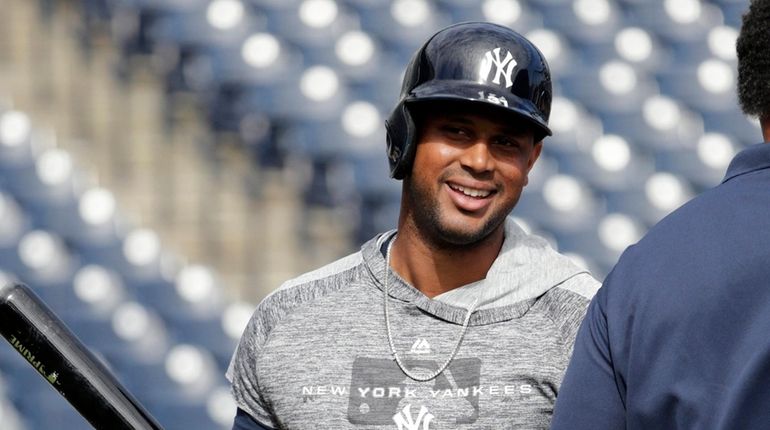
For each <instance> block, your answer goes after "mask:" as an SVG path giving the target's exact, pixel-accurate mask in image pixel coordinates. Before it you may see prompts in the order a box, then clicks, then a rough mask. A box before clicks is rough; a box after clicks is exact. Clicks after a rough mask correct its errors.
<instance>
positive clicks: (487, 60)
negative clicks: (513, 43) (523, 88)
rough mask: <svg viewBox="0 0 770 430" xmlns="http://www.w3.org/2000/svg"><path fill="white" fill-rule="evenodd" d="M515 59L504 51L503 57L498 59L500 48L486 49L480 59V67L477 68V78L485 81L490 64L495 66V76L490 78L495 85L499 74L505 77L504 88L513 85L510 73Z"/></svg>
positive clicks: (498, 80) (514, 64)
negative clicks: (482, 57)
mask: <svg viewBox="0 0 770 430" xmlns="http://www.w3.org/2000/svg"><path fill="white" fill-rule="evenodd" d="M516 64H517V63H516V60H514V59H513V55H511V53H510V52H508V53H506V55H505V58H503V59H502V60H501V59H500V48H495V49H493V50H491V51H487V52H486V54H485V55H484V59H483V60H481V67H480V68H479V79H480V80H481V82H486V81H487V80H488V79H489V72H491V71H492V66H493V65H494V66H496V67H497V69H495V77H494V79H492V82H494V83H495V84H497V85H500V76H501V75H502V76H503V77H504V78H505V88H509V87H510V86H511V85H513V80H512V79H511V75H512V74H513V68H514V67H516Z"/></svg>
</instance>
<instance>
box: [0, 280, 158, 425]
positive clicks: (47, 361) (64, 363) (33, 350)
mask: <svg viewBox="0 0 770 430" xmlns="http://www.w3.org/2000/svg"><path fill="white" fill-rule="evenodd" d="M0 332H1V334H2V335H3V337H4V338H5V339H6V340H7V341H8V342H9V343H10V344H11V346H12V347H13V349H15V350H16V352H18V353H19V354H21V355H22V356H23V357H24V358H25V359H26V361H27V363H29V364H30V365H31V366H32V368H34V369H35V371H37V372H38V373H39V374H40V376H42V377H43V378H45V380H46V381H48V383H49V384H50V385H51V386H52V387H53V388H54V389H55V390H56V391H58V392H59V394H61V395H62V396H63V397H64V398H65V399H66V400H67V402H69V403H70V404H71V405H72V406H73V407H74V408H75V409H76V410H77V411H78V413H80V415H82V416H83V418H85V419H86V420H87V421H88V422H89V423H91V425H93V426H94V428H96V429H116V430H120V429H126V430H154V429H162V427H161V426H160V425H159V424H158V423H157V422H156V421H155V419H154V418H153V417H152V416H151V415H150V414H149V413H148V412H147V411H146V410H145V409H144V408H143V407H142V405H141V404H139V402H138V401H137V400H136V399H134V398H133V397H132V396H131V394H130V393H129V392H128V391H127V390H126V389H125V388H124V387H123V386H122V385H121V384H120V382H119V381H118V380H117V379H116V378H115V376H114V375H113V374H112V373H111V372H110V371H109V370H108V369H107V368H106V367H105V366H104V365H103V364H102V363H101V362H100V361H99V360H98V359H97V358H96V357H95V356H94V355H93V354H92V353H91V352H90V351H89V350H88V349H87V348H86V347H85V345H83V343H82V342H81V341H80V340H79V339H78V338H77V337H76V336H75V335H74V334H73V333H72V331H70V329H69V328H67V326H66V325H64V323H63V322H62V321H61V320H60V319H59V318H58V317H57V316H56V315H55V314H54V313H53V312H52V311H51V310H50V309H49V308H48V306H46V304H45V303H44V302H43V301H42V300H41V299H40V297H38V296H37V294H35V293H34V292H33V291H32V290H31V289H30V288H29V287H27V286H25V285H22V284H9V285H5V286H0Z"/></svg>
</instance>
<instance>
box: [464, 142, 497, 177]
mask: <svg viewBox="0 0 770 430" xmlns="http://www.w3.org/2000/svg"><path fill="white" fill-rule="evenodd" d="M460 163H461V164H462V165H463V167H465V168H467V169H468V170H470V171H472V172H476V173H482V172H489V171H492V169H493V168H494V164H495V163H494V157H493V156H492V154H491V153H490V152H489V145H488V143H487V142H486V141H484V140H478V141H476V142H474V143H473V144H472V145H470V146H468V147H466V148H465V150H464V151H463V154H462V156H461V157H460Z"/></svg>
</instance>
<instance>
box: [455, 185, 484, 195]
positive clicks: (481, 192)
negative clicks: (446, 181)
mask: <svg viewBox="0 0 770 430" xmlns="http://www.w3.org/2000/svg"><path fill="white" fill-rule="evenodd" d="M452 188H454V189H455V190H457V191H459V192H461V193H463V194H465V195H466V196H470V197H481V198H483V197H486V196H488V195H489V194H491V193H490V192H489V191H484V190H477V189H474V188H465V187H461V186H459V185H454V186H452Z"/></svg>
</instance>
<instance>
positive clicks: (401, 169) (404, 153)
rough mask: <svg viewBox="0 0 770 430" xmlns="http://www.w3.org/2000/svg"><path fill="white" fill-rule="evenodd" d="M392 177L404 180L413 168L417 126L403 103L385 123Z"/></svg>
mask: <svg viewBox="0 0 770 430" xmlns="http://www.w3.org/2000/svg"><path fill="white" fill-rule="evenodd" d="M385 130H386V132H387V143H388V162H389V164H390V177H391V178H393V179H404V178H405V177H406V176H407V175H408V174H409V171H410V170H411V168H412V161H413V159H414V151H415V145H416V142H415V140H416V139H417V126H416V125H415V123H414V118H413V117H412V115H411V113H410V112H409V109H408V108H407V107H406V103H404V102H401V103H399V104H398V106H396V108H395V109H394V110H393V112H392V113H391V114H390V118H388V120H386V121H385Z"/></svg>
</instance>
